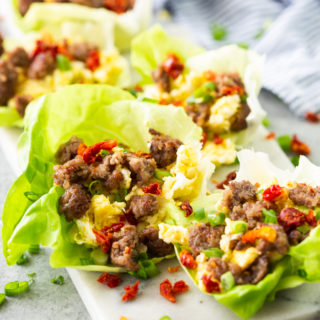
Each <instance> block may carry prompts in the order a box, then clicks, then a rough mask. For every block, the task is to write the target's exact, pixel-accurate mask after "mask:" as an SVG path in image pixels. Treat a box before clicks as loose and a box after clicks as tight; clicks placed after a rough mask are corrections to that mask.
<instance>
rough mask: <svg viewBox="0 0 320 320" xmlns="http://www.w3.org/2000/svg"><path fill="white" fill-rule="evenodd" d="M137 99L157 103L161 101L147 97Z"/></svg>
mask: <svg viewBox="0 0 320 320" xmlns="http://www.w3.org/2000/svg"><path fill="white" fill-rule="evenodd" d="M137 100H139V101H143V102H150V103H157V104H158V103H159V100H156V99H151V98H147V97H139V98H138V99H137Z"/></svg>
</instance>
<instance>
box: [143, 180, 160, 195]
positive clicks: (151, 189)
mask: <svg viewBox="0 0 320 320" xmlns="http://www.w3.org/2000/svg"><path fill="white" fill-rule="evenodd" d="M142 191H143V192H144V193H150V194H155V195H159V194H161V189H160V184H159V183H157V182H154V183H150V184H149V185H148V186H147V187H143V188H142Z"/></svg>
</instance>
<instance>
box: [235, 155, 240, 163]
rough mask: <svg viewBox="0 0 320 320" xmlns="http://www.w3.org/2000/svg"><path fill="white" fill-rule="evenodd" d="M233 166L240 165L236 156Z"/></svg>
mask: <svg viewBox="0 0 320 320" xmlns="http://www.w3.org/2000/svg"><path fill="white" fill-rule="evenodd" d="M233 164H240V161H239V158H238V156H236V158H235V160H234V163H233Z"/></svg>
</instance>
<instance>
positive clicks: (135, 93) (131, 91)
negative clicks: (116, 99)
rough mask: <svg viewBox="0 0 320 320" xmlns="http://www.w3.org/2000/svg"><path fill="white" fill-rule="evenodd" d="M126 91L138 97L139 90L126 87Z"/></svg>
mask: <svg viewBox="0 0 320 320" xmlns="http://www.w3.org/2000/svg"><path fill="white" fill-rule="evenodd" d="M127 91H128V92H130V93H131V94H132V95H133V96H134V97H136V98H137V97H138V92H140V90H136V89H133V88H131V89H127Z"/></svg>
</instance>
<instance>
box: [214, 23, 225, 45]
mask: <svg viewBox="0 0 320 320" xmlns="http://www.w3.org/2000/svg"><path fill="white" fill-rule="evenodd" d="M211 34H212V37H213V38H214V40H217V41H221V40H224V39H225V38H226V36H227V29H226V28H225V27H223V26H222V25H221V24H218V23H214V24H213V25H212V26H211Z"/></svg>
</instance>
